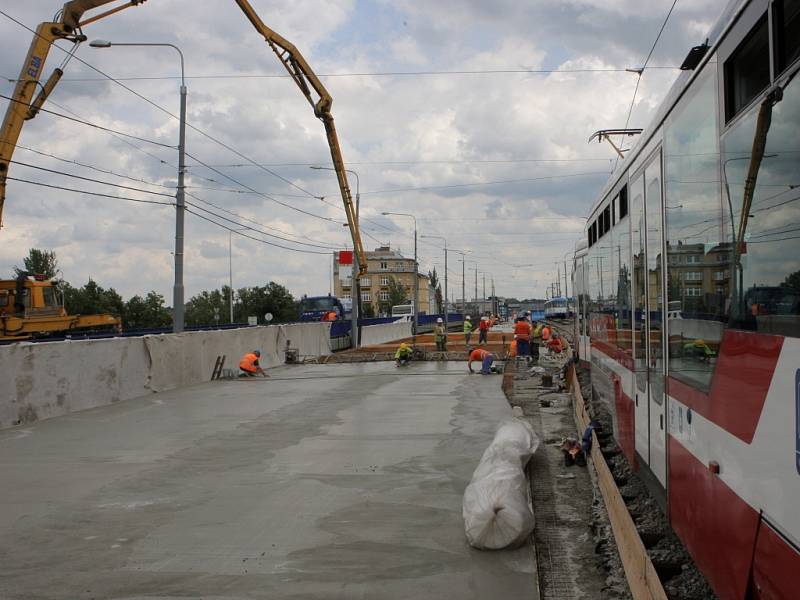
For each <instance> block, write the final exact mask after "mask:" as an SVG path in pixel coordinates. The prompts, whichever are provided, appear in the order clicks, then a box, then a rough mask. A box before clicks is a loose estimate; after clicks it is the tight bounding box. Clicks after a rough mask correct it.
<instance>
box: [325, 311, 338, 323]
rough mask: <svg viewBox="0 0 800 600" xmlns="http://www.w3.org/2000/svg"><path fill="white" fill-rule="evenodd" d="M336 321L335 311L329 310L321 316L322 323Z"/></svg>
mask: <svg viewBox="0 0 800 600" xmlns="http://www.w3.org/2000/svg"><path fill="white" fill-rule="evenodd" d="M336 319H337V315H336V311H333V310H329V311H328V312H326V313H325V314H324V315H322V320H323V321H335V320H336Z"/></svg>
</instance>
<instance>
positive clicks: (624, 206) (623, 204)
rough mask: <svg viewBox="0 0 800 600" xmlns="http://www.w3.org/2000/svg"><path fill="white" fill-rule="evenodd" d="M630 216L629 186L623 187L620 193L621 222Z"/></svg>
mask: <svg viewBox="0 0 800 600" xmlns="http://www.w3.org/2000/svg"><path fill="white" fill-rule="evenodd" d="M627 214H628V186H627V185H625V186H622V189H621V190H620V191H619V220H620V221H621V220H622V219H624V218H625V216H626V215H627Z"/></svg>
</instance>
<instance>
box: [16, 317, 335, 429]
mask: <svg viewBox="0 0 800 600" xmlns="http://www.w3.org/2000/svg"><path fill="white" fill-rule="evenodd" d="M330 328H331V325H330V323H294V324H290V325H270V326H261V327H247V328H240V329H230V330H212V331H196V332H184V333H178V334H171V333H170V334H160V335H146V336H141V337H116V338H111V339H91V340H66V341H61V342H52V343H47V344H31V343H26V342H20V343H17V344H12V345H8V346H0V429H2V428H7V427H12V426H15V425H22V424H25V423H30V422H33V421H37V420H41V419H45V418H49V417H55V416H59V415H64V414H67V413H71V412H75V411H80V410H85V409H88V408H94V407H97V406H103V405H107V404H113V403H116V402H121V401H124V400H129V399H132V398H137V397H141V396H146V395H148V394H151V393H154V392H163V391H167V390H171V389H176V388H181V387H187V386H191V385H195V384H198V383H202V382H205V381H208V380H209V379H210V377H211V373H212V370H213V368H214V365H215V362H216V360H217V357H218V356H223V355H224V356H225V365H224V367H225V368H229V369H233V370H234V371H238V366H239V359H240V358H241V357H242V356H243V355H244V353H245V352H248V351H252V350H256V349H258V350H260V351H261V358H260V363H261V365H262V366H264V367H265V368H269V367H272V366H275V365H278V364H282V363H283V362H284V352H285V350H286V349H287V348H294V349H297V351H298V353H299V354H300V355H301V356H324V355H327V354H330V353H331V338H330Z"/></svg>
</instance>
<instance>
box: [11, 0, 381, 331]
mask: <svg viewBox="0 0 800 600" xmlns="http://www.w3.org/2000/svg"><path fill="white" fill-rule="evenodd" d="M114 1H116V0H71V1H70V2H67V3H65V4H64V6H63V8H62V9H61V11H59V13H58V14H57V15H56V18H55V19H54V20H53V21H48V22H44V23H41V24H40V25H39V26H38V27H37V28H36V32H35V33H34V37H33V41H32V42H31V46H30V49H29V50H28V54H27V57H26V58H25V63H24V64H23V66H22V71H21V72H20V75H19V78H18V79H17V83H16V86H15V88H14V94H13V96H12V99H11V101H10V102H9V105H8V109H7V110H6V114H5V118H4V119H3V125H2V129H0V228H2V218H3V205H4V202H5V196H6V180H7V177H8V169H9V166H10V164H11V158H12V156H13V154H14V149H15V147H16V145H17V141H18V139H19V136H20V133H21V132H22V126H23V125H24V123H25V121H26V120H29V119H33V118H34V117H35V116H36V114H37V113H38V112H39V109H41V107H42V106H43V104H44V103H45V101H46V100H47V97H48V96H49V94H50V93H51V92H52V91H53V88H55V86H56V84H57V83H58V82H59V80H60V79H61V76H62V75H63V69H62V68H57V69H55V70H54V71H53V73H52V74H51V75H50V77H49V78H48V79H47V81H46V82H45V83H44V84H43V85H42V84H41V82H40V78H41V74H42V71H43V69H44V65H45V61H46V60H47V55H48V53H49V52H50V47H51V46H52V45H53V43H54V42H55V41H57V40H66V41H70V42H72V43H73V44H74V46H73V48H72V50H71V52H70V53H69V54H68V56H67V59H66V60H65V61H64V64H63V65H62V66H65V65H66V63H67V62H68V61H69V58H71V56H72V55H73V54H74V52H75V50H77V48H78V46H79V45H80V44H81V43H82V42H85V41H86V39H87V38H86V36H85V35H83V31H82V28H83V27H84V26H86V25H88V24H90V23H94V22H95V21H98V20H100V19H102V18H104V17H107V16H109V15H112V14H115V13H117V12H119V11H121V10H124V9H126V8H129V7H131V6H137V5H139V4H142V3H143V2H145V0H129V1H127V2H124V3H122V4H118V5H116V6H114V7H113V8H110V9H108V10H106V11H105V12H102V13H100V14H97V15H94V16H92V17H89V18H86V19H83V16H84V13H86V12H87V11H89V10H91V9H94V8H98V7H100V6H103V5H107V4H111V3H112V2H114ZM235 2H236V4H237V5H238V6H239V8H240V9H241V10H242V12H244V14H245V16H246V17H247V19H248V20H249V21H250V23H251V24H252V25H253V27H255V29H256V31H258V33H259V34H261V35H263V36H264V40H265V41H266V42H267V44H268V45H269V47H270V48H271V49H272V50H273V51H274V52H275V54H276V55H277V57H278V59H279V60H280V61H281V64H283V66H284V67H285V68H286V70H287V71H288V72H289V75H290V76H291V77H292V79H293V80H294V82H295V83H296V84H297V86H298V87H299V88H300V91H301V92H302V93H303V95H304V96H305V97H306V99H307V100H308V102H309V104H311V106H312V107H313V109H314V115H315V116H316V117H317V118H318V119H320V120H321V121H322V122H323V124H324V125H325V133H326V135H327V137H328V146H329V147H330V152H331V158H332V161H333V167H334V170H335V171H336V178H337V180H338V183H339V190H340V192H341V195H342V202H343V204H344V210H345V214H346V216H347V224H348V227H349V228H350V236H351V238H352V240H353V248H354V250H355V252H356V255H357V256H358V259H359V260H358V264H359V273H358V274H357V275H355V277H356V278H360V277H361V276H362V275H364V274H365V273H366V271H367V258H366V255H365V253H364V246H363V244H362V242H361V232H360V230H359V223H358V216H357V215H356V211H355V208H354V206H353V198H352V193H351V192H350V185H349V183H348V181H347V173H346V171H345V165H344V160H343V158H342V152H341V149H340V147H339V139H338V136H337V134H336V126H335V125H334V121H333V115H332V114H331V106H332V104H333V98H332V97H331V95H330V93H329V92H328V90H327V89H326V88H325V86H324V85H323V84H322V82H321V81H320V80H319V78H318V77H317V76H316V74H315V73H314V71H313V70H312V69H311V67H310V66H309V65H308V63H307V62H306V60H305V58H303V55H302V54H301V53H300V52H299V51H298V50H297V48H296V47H295V46H294V45H293V44H292V43H291V42H289V41H288V40H286V39H285V38H283V37H282V36H281V35H279V34H278V33H276V32H275V31H273V30H272V29H270V28H269V27H267V26H266V25H265V24H264V22H263V21H262V20H261V18H260V17H259V16H258V14H257V13H256V12H255V10H253V7H252V6H251V5H250V3H249V2H248V1H247V0H235ZM39 88H41V89H39ZM37 89H39V93H38V95H37V96H36V98H35V99H34V98H33V96H34V93H35V92H36V90H37ZM315 94H316V96H315ZM20 285H22V287H21V288H20ZM48 287H49V288H50V289H51V290H52V288H53V286H52V284H51V283H50V282H46V281H41V282H38V281H30V280H28V279H27V277H26V278H25V281H23V282H22V284H20V281H19V280H5V281H0V290H6V299H7V302H12V303H11V304H8V305H7V307H10V308H9V311H8V312H3V313H2V319H3V332H2V334H0V340H1V339H4V338H3V337H2V336H6V335H9V334H7V333H6V331H10V332H13V331H16V332H18V334H13V333H11V334H10V335H16V336H17V338H18V339H21V338H24V337H30V336H31V335H33V334H35V333H37V332H39V331H48V332H52V331H63V330H68V329H73V328H75V327H87V326H89V327H91V326H95V325H81V324H80V323H82V322H88V321H91V320H93V319H94V318H97V319H99V320H104V319H107V318H111V319H115V317H110V315H89V316H84V317H70V316H69V315H67V314H66V312H65V311H64V309H63V306H62V307H54V306H48V305H47V301H46V300H45V294H46V295H48V297H53V298H54V297H55V290H53V291H52V294H50V293H49V292H47V293H45V292H44V291H43V290H45V289H48ZM20 289H21V290H22V291H21V292H20V291H18V290H20ZM25 290H30V292H28V298H29V299H30V302H31V304H30V306H29V307H26V306H25V304H24V302H19V301H18V300H19V299H20V298H21V297H23V296H24V293H25ZM12 293H13V294H15V296H14V298H15V299H14V300H13V301H11V300H10V298H11V295H12ZM2 299H3V296H2V291H0V302H2ZM55 308H60V311H61V313H62V314H59V315H55V314H53V315H51V316H48V315H45V314H39V315H35V314H34V313H33V312H32V311H34V310H54V309H55ZM17 309H24V310H17ZM48 318H51V321H50V322H49V323H48V322H47V321H46V320H47V319H48ZM7 323H8V329H6V327H7V325H6V324H7ZM103 324H108V323H103Z"/></svg>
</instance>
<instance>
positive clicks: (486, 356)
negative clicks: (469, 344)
mask: <svg viewBox="0 0 800 600" xmlns="http://www.w3.org/2000/svg"><path fill="white" fill-rule="evenodd" d="M467 352H468V353H469V356H468V357H467V368H468V369H469V372H470V373H474V372H475V371H473V370H472V363H473V362H475V361H476V360H477V361H480V363H481V375H488V374H489V373H490V372H491V368H492V363H493V362H494V354H492V353H491V352H489V351H488V350H484V349H483V348H476V349H475V350H472V349H471V348H467Z"/></svg>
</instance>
